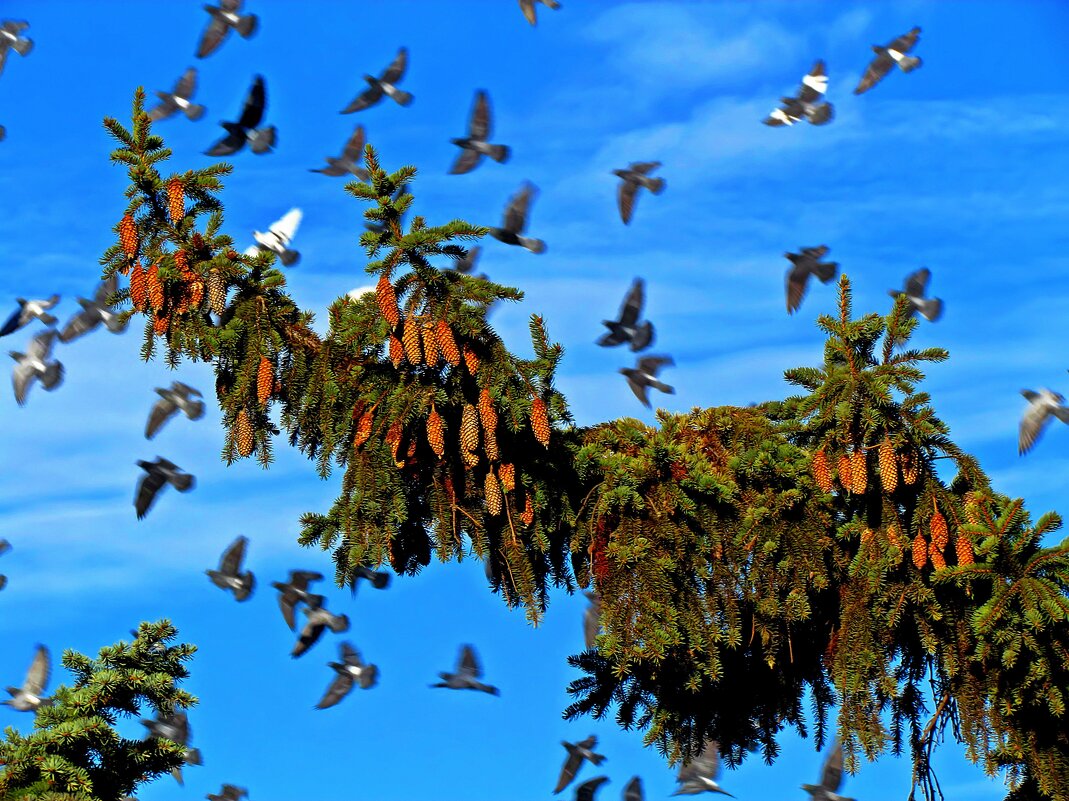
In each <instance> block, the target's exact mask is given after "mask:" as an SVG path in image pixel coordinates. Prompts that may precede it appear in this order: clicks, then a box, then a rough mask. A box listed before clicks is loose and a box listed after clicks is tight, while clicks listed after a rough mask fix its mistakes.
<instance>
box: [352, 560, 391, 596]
mask: <svg viewBox="0 0 1069 801" xmlns="http://www.w3.org/2000/svg"><path fill="white" fill-rule="evenodd" d="M359 579H366V580H367V581H368V582H370V584H371V586H372V587H374V588H375V589H376V590H384V589H386V588H387V587H389V586H390V574H389V573H386V572H384V571H381V570H372V569H371V568H370V567H364V566H363V565H361V566H359V567H357V568H356V570H355V571H354V573H353V577H352V578H351V579H350V580H349V589H350V590H352V593H353V595H356V582H357V581H358V580H359Z"/></svg>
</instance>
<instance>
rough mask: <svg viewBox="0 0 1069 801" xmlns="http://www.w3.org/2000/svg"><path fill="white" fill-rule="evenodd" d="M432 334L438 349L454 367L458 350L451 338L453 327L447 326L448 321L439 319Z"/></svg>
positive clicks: (457, 357) (458, 353) (455, 342)
mask: <svg viewBox="0 0 1069 801" xmlns="http://www.w3.org/2000/svg"><path fill="white" fill-rule="evenodd" d="M434 336H435V338H436V339H437V340H438V349H439V350H440V351H441V352H442V356H443V357H445V360H446V361H447V362H449V363H450V364H451V365H453V366H454V367H456V366H457V365H459V364H460V351H459V350H458V349H457V341H456V340H455V339H454V338H453V329H451V328H450V327H449V323H447V322H446V321H445V320H439V321H438V322H437V324H436V325H435V327H434ZM472 375H474V373H472Z"/></svg>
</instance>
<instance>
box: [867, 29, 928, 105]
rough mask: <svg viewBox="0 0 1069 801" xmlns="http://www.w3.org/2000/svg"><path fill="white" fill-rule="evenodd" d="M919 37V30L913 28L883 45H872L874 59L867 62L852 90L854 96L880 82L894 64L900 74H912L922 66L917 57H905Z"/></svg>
mask: <svg viewBox="0 0 1069 801" xmlns="http://www.w3.org/2000/svg"><path fill="white" fill-rule="evenodd" d="M920 35H921V29H920V28H913V29H912V30H911V31H910V32H909V33H904V34H902V35H901V36H899V37H898V38H896V39H892V40H891V41H890V42H888V43H887V44H885V45H873V46H872V52H874V53H875V54H876V57H875V58H874V59H872V61H871V62H869V66H868V69H866V70H865V74H864V75H863V76H862V77H861V82H860V83H858V85H857V88H856V89H854V94H855V95H860V94H862V93H864V92H867V91H868V90H869V89H871V88H872V87H874V86H875V85H876V84H878V83H879V82H880V81H882V80H883V79H884V78H885V77H886V76H887V73H889V72H890V71H891V68H892V67H894V66H895V65H896V64H897V65H898V68H899V69H900V70H902V72H913V70H915V69H917V67H919V66H920V65H921V64H922V62H921V60H920V59H919V58H918V57H917V56H907V55H906V53H908V52H909V51H910V50H912V49H913V47H914V45H916V44H917V40H918V39H919V38H920Z"/></svg>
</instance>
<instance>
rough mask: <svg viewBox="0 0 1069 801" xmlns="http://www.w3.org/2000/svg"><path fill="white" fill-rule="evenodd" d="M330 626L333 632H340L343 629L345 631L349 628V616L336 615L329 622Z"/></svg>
mask: <svg viewBox="0 0 1069 801" xmlns="http://www.w3.org/2000/svg"><path fill="white" fill-rule="evenodd" d="M330 628H331V631H333V632H334V633H335V634H340V633H341V632H343V631H347V630H348V629H349V616H348V615H338V616H337V617H336V618H335V619H334V622H333V623H331V624H330Z"/></svg>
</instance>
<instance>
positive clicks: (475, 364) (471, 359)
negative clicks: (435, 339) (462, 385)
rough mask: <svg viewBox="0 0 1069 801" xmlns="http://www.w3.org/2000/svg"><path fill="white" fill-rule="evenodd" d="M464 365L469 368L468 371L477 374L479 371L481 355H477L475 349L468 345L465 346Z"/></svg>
mask: <svg viewBox="0 0 1069 801" xmlns="http://www.w3.org/2000/svg"><path fill="white" fill-rule="evenodd" d="M446 358H449V356H448V353H447V354H446ZM464 366H465V367H467V368H468V372H469V373H470V374H471V375H475V374H476V373H477V372H479V357H478V356H476V355H475V351H473V350H472V349H471V348H469V347H468V346H467V345H465V346H464Z"/></svg>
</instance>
